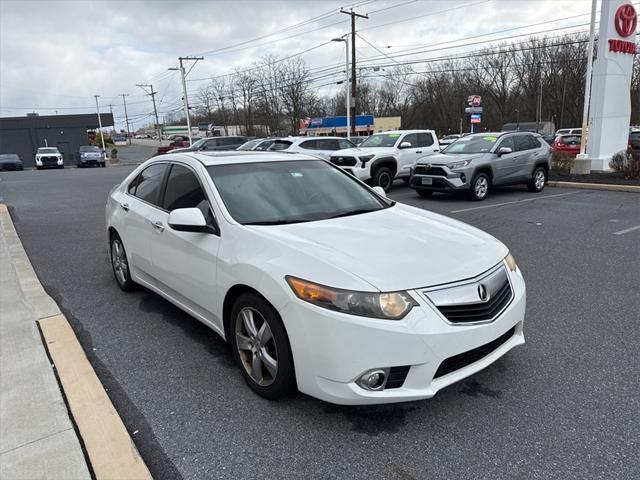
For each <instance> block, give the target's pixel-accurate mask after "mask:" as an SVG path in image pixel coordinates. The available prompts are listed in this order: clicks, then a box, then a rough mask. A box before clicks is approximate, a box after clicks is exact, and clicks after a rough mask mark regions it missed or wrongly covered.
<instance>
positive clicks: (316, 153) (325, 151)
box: [268, 137, 355, 160]
mask: <svg viewBox="0 0 640 480" xmlns="http://www.w3.org/2000/svg"><path fill="white" fill-rule="evenodd" d="M344 148H355V145H354V144H353V143H351V142H350V141H349V140H347V139H346V138H343V137H285V138H277V139H275V140H274V141H273V143H272V144H271V146H270V147H269V148H268V151H270V152H288V153H305V154H307V155H311V156H312V157H316V158H322V159H323V160H329V158H330V157H331V155H332V154H333V153H334V152H336V151H337V150H342V149H344Z"/></svg>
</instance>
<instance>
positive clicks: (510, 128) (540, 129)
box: [502, 122, 556, 135]
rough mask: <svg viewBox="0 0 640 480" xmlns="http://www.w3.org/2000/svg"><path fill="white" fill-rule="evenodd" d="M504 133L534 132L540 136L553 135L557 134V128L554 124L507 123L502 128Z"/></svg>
mask: <svg viewBox="0 0 640 480" xmlns="http://www.w3.org/2000/svg"><path fill="white" fill-rule="evenodd" d="M502 131H503V132H515V131H518V132H533V133H539V134H540V135H551V134H552V133H555V131H556V126H555V125H554V123H553V122H539V123H538V122H513V123H505V124H504V125H503V126H502Z"/></svg>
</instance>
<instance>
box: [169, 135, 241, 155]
mask: <svg viewBox="0 0 640 480" xmlns="http://www.w3.org/2000/svg"><path fill="white" fill-rule="evenodd" d="M247 140H248V137H238V136H235V137H209V138H201V139H200V140H198V141H197V142H193V145H191V146H190V147H187V148H176V149H173V150H170V151H171V153H177V152H199V151H212V150H213V151H216V150H235V149H236V148H238V147H239V146H240V145H242V144H243V143H245V142H246V141H247Z"/></svg>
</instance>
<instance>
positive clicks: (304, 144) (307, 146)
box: [300, 140, 318, 150]
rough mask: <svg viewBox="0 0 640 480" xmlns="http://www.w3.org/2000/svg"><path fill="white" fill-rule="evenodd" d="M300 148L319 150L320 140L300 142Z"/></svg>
mask: <svg viewBox="0 0 640 480" xmlns="http://www.w3.org/2000/svg"><path fill="white" fill-rule="evenodd" d="M300 148H304V149H305V150H317V149H318V141H317V140H307V141H305V142H302V143H301V144H300Z"/></svg>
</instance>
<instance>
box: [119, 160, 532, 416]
mask: <svg viewBox="0 0 640 480" xmlns="http://www.w3.org/2000/svg"><path fill="white" fill-rule="evenodd" d="M106 225H107V232H106V233H107V240H108V242H109V252H110V260H111V265H112V269H113V273H114V277H115V280H116V282H117V284H118V285H119V287H120V288H121V289H122V290H124V291H129V290H132V289H134V288H135V286H136V284H139V285H142V286H144V287H146V288H147V289H149V290H151V291H153V292H156V293H157V294H159V295H161V296H162V297H164V298H165V299H167V300H168V301H169V302H172V303H173V304H175V305H176V306H177V307H178V308H181V309H183V310H184V311H185V312H188V313H189V314H190V315H192V316H194V317H195V318H196V319H198V320H199V321H201V322H203V323H204V324H205V325H207V326H208V327H210V328H211V329H213V330H214V331H215V332H217V333H218V334H219V335H221V336H222V337H223V338H225V339H226V340H227V341H229V342H230V344H231V350H232V352H233V356H234V358H235V361H236V363H237V365H238V368H239V369H240V371H241V373H242V376H243V377H244V379H245V380H246V382H247V384H248V386H249V387H250V388H251V389H253V391H254V392H256V393H257V394H258V395H261V396H263V397H266V398H269V399H276V398H278V397H281V396H282V395H284V394H286V393H287V392H288V391H290V390H292V389H294V388H296V387H297V388H298V389H299V390H300V391H302V392H304V393H306V394H308V395H311V396H313V397H316V398H319V399H322V400H325V401H327V402H332V403H338V404H379V403H392V402H403V401H409V400H419V399H424V398H429V397H432V396H433V395H435V394H436V392H437V391H438V390H440V389H442V388H444V387H446V386H447V385H450V384H452V383H455V382H458V381H460V380H462V379H464V378H466V377H468V376H469V375H472V374H474V373H476V372H478V371H480V370H482V369H483V368H485V367H487V366H489V365H490V364H491V363H493V362H495V361H496V360H497V359H498V358H500V357H501V356H503V355H504V354H506V353H507V352H508V351H509V350H511V349H512V348H513V347H515V346H517V345H521V344H523V343H524V336H523V322H524V316H525V303H526V300H525V297H526V295H525V283H524V280H523V278H522V274H521V272H520V270H519V269H518V267H517V265H516V263H515V260H514V259H513V257H512V256H511V255H510V254H509V250H508V248H507V247H506V246H505V245H503V244H502V243H500V242H499V241H498V240H496V239H495V238H493V237H492V236H490V235H489V234H487V233H484V232H482V231H480V230H478V229H476V228H474V227H471V226H468V225H465V224H463V223H461V222H458V221H456V220H454V219H451V218H447V217H444V216H441V215H436V214H434V213H431V212H429V211H425V210H422V209H419V208H415V207H411V206H409V205H404V204H402V203H398V202H395V201H392V200H390V199H387V198H386V197H385V196H384V195H383V192H382V189H381V188H380V187H374V188H373V189H372V188H370V187H368V186H366V185H364V184H363V183H362V182H359V181H357V180H356V179H355V178H354V177H353V176H351V175H349V174H347V173H346V172H344V171H343V170H341V169H340V168H337V167H336V166H334V165H331V164H330V163H329V162H326V161H323V160H320V159H314V158H311V157H309V156H307V155H299V154H289V155H286V154H282V153H278V152H273V153H270V152H267V153H255V152H250V153H242V152H229V154H227V156H226V157H225V156H224V155H222V154H218V155H216V156H215V157H212V156H209V155H204V154H200V153H190V154H188V155H187V154H181V153H178V154H169V155H166V156H163V157H160V158H153V159H151V160H148V161H146V162H145V163H144V164H142V165H141V166H139V167H138V168H136V169H135V170H134V171H133V172H132V173H131V174H130V175H128V176H127V177H126V178H125V179H124V180H123V181H122V183H120V184H119V185H118V186H116V187H114V189H113V190H111V192H110V193H109V195H108V199H107V204H106ZM220 380H221V379H208V378H206V377H199V381H208V382H211V383H212V385H214V388H224V386H223V385H224V382H222V381H220Z"/></svg>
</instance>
